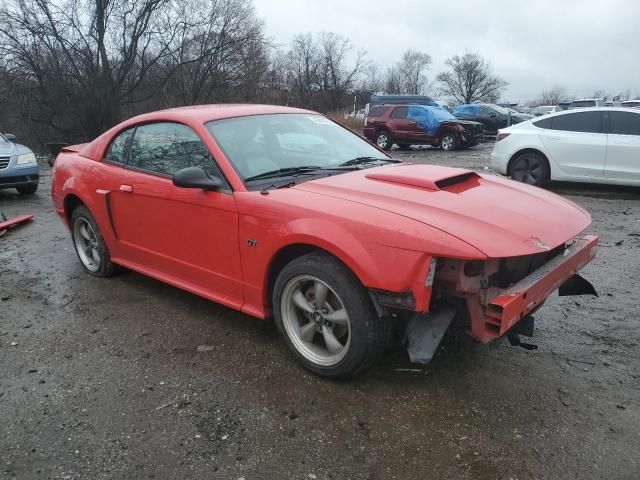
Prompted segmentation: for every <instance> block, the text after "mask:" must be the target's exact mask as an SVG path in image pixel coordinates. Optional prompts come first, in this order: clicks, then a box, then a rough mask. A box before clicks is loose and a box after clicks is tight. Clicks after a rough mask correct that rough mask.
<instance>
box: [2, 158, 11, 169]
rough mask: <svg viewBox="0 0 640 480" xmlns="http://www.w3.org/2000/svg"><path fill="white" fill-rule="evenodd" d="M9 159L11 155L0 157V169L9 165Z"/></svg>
mask: <svg viewBox="0 0 640 480" xmlns="http://www.w3.org/2000/svg"><path fill="white" fill-rule="evenodd" d="M10 161H11V157H0V170H4V169H5V168H7V167H8V166H9V162H10Z"/></svg>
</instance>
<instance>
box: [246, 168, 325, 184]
mask: <svg viewBox="0 0 640 480" xmlns="http://www.w3.org/2000/svg"><path fill="white" fill-rule="evenodd" d="M318 170H322V167H318V166H314V165H305V166H303V167H287V168H278V169H276V170H269V171H268V172H264V173H260V174H258V175H254V176H252V177H249V178H245V179H244V181H245V182H250V181H252V180H264V179H267V178H276V177H286V176H289V175H291V176H295V175H304V174H310V173H313V172H317V171H318Z"/></svg>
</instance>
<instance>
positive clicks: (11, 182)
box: [0, 133, 40, 195]
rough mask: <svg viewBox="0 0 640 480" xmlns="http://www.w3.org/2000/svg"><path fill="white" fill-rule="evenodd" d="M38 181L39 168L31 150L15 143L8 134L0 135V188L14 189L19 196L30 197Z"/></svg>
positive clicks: (36, 187) (14, 138) (12, 137)
mask: <svg viewBox="0 0 640 480" xmlns="http://www.w3.org/2000/svg"><path fill="white" fill-rule="evenodd" d="M39 180H40V168H39V167H38V161H37V160H36V156H35V155H34V153H33V152H32V151H31V149H29V148H28V147H25V146H24V145H20V144H19V143H16V137H14V136H13V135H11V134H10V133H5V134H2V133H0V188H15V189H17V190H18V193H19V194H20V195H32V194H34V193H36V190H37V189H38V181H39Z"/></svg>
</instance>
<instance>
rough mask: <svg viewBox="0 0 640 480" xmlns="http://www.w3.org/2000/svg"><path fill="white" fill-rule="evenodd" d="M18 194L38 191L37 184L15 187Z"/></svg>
mask: <svg viewBox="0 0 640 480" xmlns="http://www.w3.org/2000/svg"><path fill="white" fill-rule="evenodd" d="M16 190H18V193H19V194H20V195H33V194H34V193H36V192H37V191H38V185H37V184H36V185H26V186H24V187H18V188H16Z"/></svg>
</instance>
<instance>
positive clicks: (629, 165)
mask: <svg viewBox="0 0 640 480" xmlns="http://www.w3.org/2000/svg"><path fill="white" fill-rule="evenodd" d="M604 115H605V119H606V120H608V126H609V130H608V132H609V134H608V135H607V154H606V161H605V166H604V176H605V177H609V178H619V179H625V180H640V112H638V113H635V112H618V111H609V112H605V113H604ZM605 123H606V122H605Z"/></svg>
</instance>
